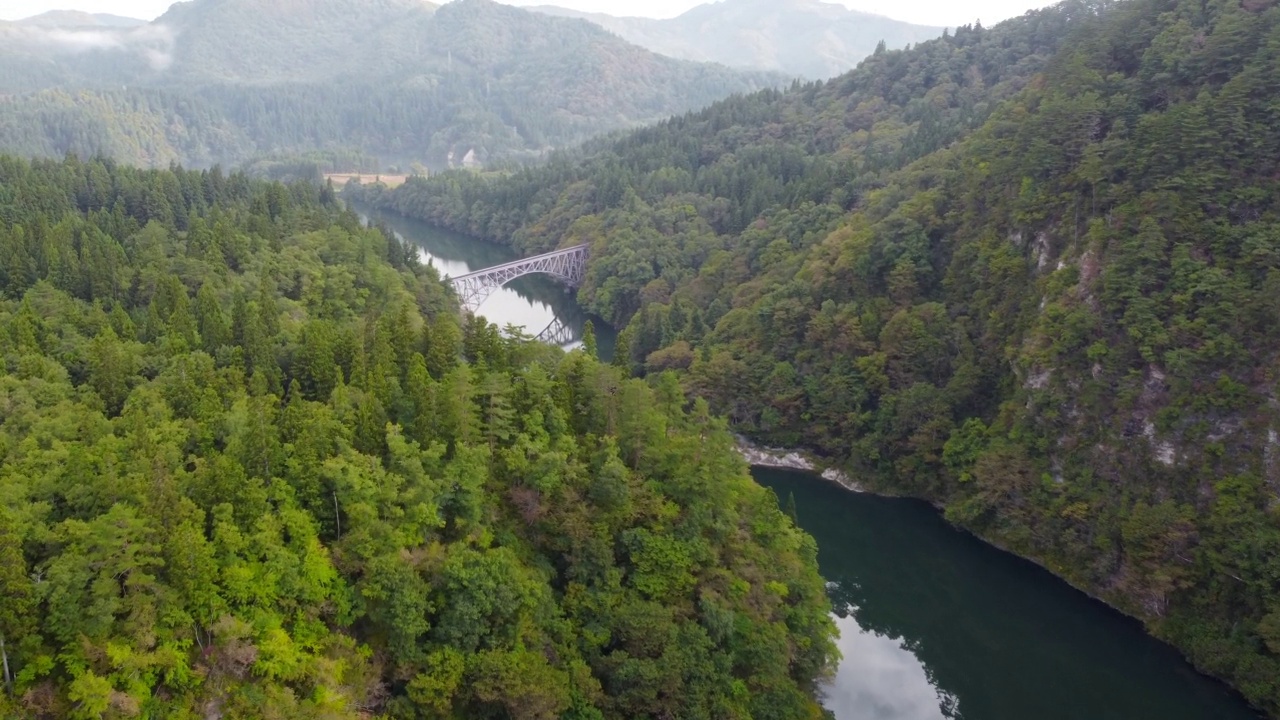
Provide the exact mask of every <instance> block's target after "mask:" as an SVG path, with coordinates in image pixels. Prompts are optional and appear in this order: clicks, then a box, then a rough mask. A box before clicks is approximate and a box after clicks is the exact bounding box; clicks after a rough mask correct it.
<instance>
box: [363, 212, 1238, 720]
mask: <svg viewBox="0 0 1280 720" xmlns="http://www.w3.org/2000/svg"><path fill="white" fill-rule="evenodd" d="M353 209H356V210H357V211H359V212H361V213H363V214H365V215H366V216H373V217H377V218H379V219H381V220H382V221H383V222H384V223H386V224H387V225H388V226H389V227H390V228H391V229H392V230H394V231H395V232H396V233H397V234H399V235H400V236H401V237H402V238H405V239H408V240H410V241H412V242H414V243H415V244H417V245H418V247H420V248H421V249H422V257H423V261H424V262H432V263H434V264H435V266H436V267H437V268H439V269H440V271H441V272H442V273H444V274H447V275H452V276H458V275H462V274H464V273H467V272H470V271H472V270H479V269H481V268H484V267H489V266H491V265H497V264H500V263H503V262H508V261H510V260H513V259H515V258H516V255H515V253H514V252H512V250H511V249H510V248H507V247H503V246H500V245H494V244H492V243H486V242H482V241H479V240H475V239H473V238H469V237H466V236H463V235H458V234H455V233H450V232H447V231H443V230H441V229H439V228H436V227H434V226H431V225H427V224H425V223H422V222H419V221H416V220H412V219H409V218H406V217H404V216H401V215H396V214H393V213H386V212H378V211H374V210H370V209H369V208H365V207H361V206H358V205H357V206H355V207H354V208H353ZM479 314H481V315H483V316H484V317H485V318H487V319H488V320H489V321H490V322H493V323H496V324H498V325H499V326H505V325H506V324H508V323H512V324H515V325H520V326H523V327H525V328H526V329H527V331H528V332H529V333H531V334H537V333H538V332H540V331H541V329H542V328H544V327H546V326H547V325H548V324H550V323H551V321H552V320H553V319H555V318H557V317H558V318H560V320H562V321H563V322H564V323H565V324H566V325H567V326H568V327H570V328H571V329H572V330H573V333H574V339H573V341H572V342H570V343H567V346H568V347H574V346H577V345H578V344H579V343H580V339H581V337H582V327H583V324H584V323H585V322H586V320H587V318H588V316H587V314H586V313H584V312H583V311H582V309H581V308H579V307H578V305H577V303H576V302H575V301H574V299H573V296H572V295H571V294H569V293H568V292H566V290H565V289H564V288H563V287H561V286H560V285H558V284H557V283H555V282H554V281H552V280H550V279H548V278H545V277H538V276H530V277H525V278H520V279H519V280H516V281H515V282H513V283H511V284H510V286H508V287H507V288H506V289H504V290H502V291H500V292H497V293H495V294H494V295H493V296H491V297H490V298H489V300H488V301H487V302H485V304H484V305H482V306H481V307H480V310H479ZM593 324H594V325H595V327H596V333H597V337H598V340H599V348H600V353H601V355H602V356H604V357H606V358H607V357H611V356H612V351H613V342H614V338H615V336H614V333H613V331H612V330H611V329H610V328H609V327H608V326H607V325H606V324H605V323H603V322H602V321H600V320H599V319H594V320H593ZM754 474H755V477H756V479H757V480H758V481H759V482H761V483H762V484H764V485H766V486H768V487H771V488H773V489H774V491H775V492H777V494H778V496H779V497H780V498H782V499H783V500H785V499H786V498H787V496H788V494H794V496H795V499H796V507H797V516H798V518H799V521H800V525H801V526H802V527H803V528H804V529H805V530H807V531H808V532H809V533H811V534H812V535H813V536H814V537H815V538H817V540H818V548H819V550H818V563H819V565H820V567H821V570H822V574H823V576H824V577H825V578H826V579H827V581H828V588H829V591H830V593H831V598H832V602H833V604H834V606H835V609H836V621H837V625H838V626H839V628H840V650H841V652H842V653H843V655H844V659H843V661H842V662H841V663H840V666H839V668H838V670H837V672H836V676H835V678H834V680H833V682H832V683H831V684H830V686H829V687H828V688H827V694H826V698H825V704H826V706H827V707H828V708H829V709H830V710H831V711H832V712H833V713H834V714H835V716H836V718H837V720H941V719H943V718H951V719H955V718H963V720H1148V719H1149V720H1256V718H1257V717H1258V716H1257V715H1256V714H1254V713H1253V712H1251V711H1250V709H1249V708H1248V706H1247V705H1246V704H1245V703H1244V702H1243V701H1242V700H1241V699H1240V698H1239V697H1238V696H1236V695H1235V694H1233V693H1231V692H1230V691H1229V690H1228V689H1227V688H1226V687H1225V686H1223V685H1222V684H1220V683H1218V682H1215V681H1213V680H1211V679H1209V678H1206V677H1204V676H1202V675H1200V674H1198V673H1197V672H1195V670H1194V669H1192V668H1191V667H1190V666H1189V665H1188V664H1187V663H1186V662H1185V661H1184V660H1183V659H1182V658H1181V656H1179V655H1178V653H1177V652H1176V651H1175V650H1173V649H1172V648H1171V647H1169V646H1168V645H1165V644H1163V643H1161V642H1158V641H1156V640H1154V639H1152V638H1151V637H1149V636H1147V635H1146V634H1145V633H1144V632H1143V630H1142V627H1141V626H1140V625H1139V624H1138V623H1137V622H1136V621H1134V620H1132V619H1130V618H1126V617H1124V616H1123V615H1121V614H1119V613H1117V612H1115V611H1114V610H1112V609H1110V608H1108V607H1107V606H1105V605H1103V604H1101V603H1099V602H1097V601H1094V600H1092V599H1090V598H1089V597H1087V596H1085V595H1084V594H1082V593H1080V592H1078V591H1076V590H1075V589H1073V588H1072V587H1070V586H1069V585H1067V584H1066V583H1064V582H1062V581H1061V580H1059V579H1057V578H1055V577H1054V576H1052V575H1051V574H1050V573H1048V572H1047V571H1045V570H1043V569H1041V568H1039V567H1037V566H1035V565H1033V564H1032V563H1029V562H1026V561H1024V560H1020V559H1018V558H1016V557H1014V556H1012V555H1009V554H1007V553H1004V552H1001V551H999V550H997V549H995V548H993V547H991V546H989V545H986V544H984V543H982V542H980V541H979V540H977V539H975V538H974V537H972V536H971V535H968V534H965V533H962V532H959V531H957V530H955V529H954V528H952V527H950V526H949V525H947V523H946V522H944V521H943V520H942V519H941V518H940V517H939V515H938V513H937V512H936V511H935V510H934V509H933V508H932V507H930V506H929V505H927V504H925V503H922V502H916V501H912V500H900V499H889V498H881V497H876V496H872V495H862V494H855V493H851V492H849V491H847V490H845V489H843V488H841V487H839V486H837V485H835V484H834V483H830V482H827V481H825V480H822V479H820V478H817V477H816V476H814V475H811V474H807V473H799V472H791V471H783V470H772V469H762V468H758V469H756V470H755V471H754Z"/></svg>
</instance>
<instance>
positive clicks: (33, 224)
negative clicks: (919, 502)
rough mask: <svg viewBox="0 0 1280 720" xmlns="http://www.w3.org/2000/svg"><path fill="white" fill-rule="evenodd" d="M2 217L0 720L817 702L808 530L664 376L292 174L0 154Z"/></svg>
mask: <svg viewBox="0 0 1280 720" xmlns="http://www.w3.org/2000/svg"><path fill="white" fill-rule="evenodd" d="M99 181H103V184H102V185H99V184H98V183H99ZM171 188H176V189H177V190H176V191H175V192H173V193H172V194H171V193H170V192H169V189H171ZM10 191H12V192H10ZM98 191H101V192H98ZM78 198H79V199H78ZM0 217H3V218H5V220H6V225H5V227H6V228H11V229H6V230H4V231H0V236H3V237H4V238H5V241H6V242H8V243H10V244H9V245H6V251H8V252H14V253H19V252H20V253H25V255H24V256H21V257H17V258H13V257H11V256H6V259H7V260H10V261H11V262H10V263H9V265H8V266H7V267H11V268H18V269H19V270H20V272H19V273H18V274H17V277H18V278H19V280H20V284H19V285H16V286H15V285H10V286H7V287H6V288H5V290H6V297H5V298H4V299H2V300H0V461H2V462H0V501H2V502H0V594H2V596H3V598H4V602H2V603H0V660H3V664H2V665H0V666H2V667H4V668H5V673H4V677H3V686H2V688H0V714H4V715H5V716H6V717H7V716H10V715H12V716H15V717H30V718H64V717H69V718H100V717H134V716H140V717H197V716H203V715H204V714H207V713H208V712H209V711H210V708H218V712H220V713H222V714H224V715H225V716H227V717H267V718H277V717H278V718H295V717H297V718H301V717H325V718H365V717H387V718H418V717H421V718H455V717H512V718H531V719H533V718H536V719H539V720H542V719H547V720H550V719H553V718H561V717H567V718H582V719H595V720H602V719H603V718H644V717H652V718H657V717H668V716H670V712H672V708H693V709H694V712H696V714H697V716H702V717H711V716H717V717H749V716H751V715H752V714H754V715H755V716H757V717H766V716H768V715H767V714H759V713H756V712H755V711H754V710H749V709H748V708H749V707H753V705H752V704H753V703H757V704H760V705H761V706H762V707H763V706H769V707H774V706H777V707H785V708H786V712H785V714H783V715H778V714H775V715H774V716H777V717H783V716H785V717H788V718H794V717H808V718H815V719H816V718H819V717H821V710H820V708H819V706H818V704H817V702H816V699H815V698H816V691H817V686H816V683H817V682H818V681H819V680H820V679H821V678H822V677H823V676H824V673H825V672H827V671H828V670H829V668H830V666H831V663H832V662H833V661H834V659H835V654H836V653H835V646H834V643H833V640H832V638H833V635H834V627H833V625H832V623H831V621H830V619H829V617H828V612H829V604H828V601H827V599H826V597H825V593H824V588H823V583H822V580H821V579H820V577H819V576H818V574H817V568H816V559H815V556H814V553H813V548H812V539H811V538H809V537H807V536H805V535H804V534H803V533H801V532H800V531H798V530H797V529H796V528H795V527H794V526H793V525H792V524H791V523H790V522H789V521H788V520H787V519H786V518H785V516H783V515H782V513H781V512H780V511H779V510H778V509H777V507H776V504H775V503H773V500H772V496H771V495H770V494H769V493H768V491H766V490H763V489H762V488H760V487H759V486H757V485H755V484H754V483H753V482H752V481H751V479H750V476H749V475H748V474H747V472H746V468H745V466H744V465H743V463H742V462H741V460H740V459H738V458H737V456H736V454H735V453H734V451H733V440H732V437H731V436H730V434H729V433H728V431H727V429H726V428H725V426H724V425H723V424H722V423H719V422H718V421H715V420H714V419H712V418H711V417H710V416H709V415H707V413H706V412H705V408H701V409H699V410H697V411H695V412H693V413H686V412H685V410H684V408H685V405H686V403H685V400H684V397H683V396H682V395H679V392H678V388H673V387H672V386H670V385H668V386H667V387H666V388H665V389H660V390H657V391H655V390H654V389H652V388H650V387H649V386H648V385H647V384H645V383H644V382H643V381H641V380H628V379H625V378H624V376H623V375H622V374H621V373H620V372H619V371H618V370H617V369H615V368H613V367H610V366H606V365H602V364H600V363H598V362H597V361H596V360H595V359H594V358H592V357H590V356H589V355H588V354H587V353H585V352H574V353H571V354H568V355H565V354H564V353H562V352H561V351H559V350H556V349H553V348H549V347H544V346H535V345H530V344H528V342H527V341H526V340H522V339H520V338H518V337H508V336H504V335H501V334H499V333H498V332H497V331H496V329H495V328H493V327H492V326H489V325H488V324H486V323H484V322H483V321H481V320H475V319H470V318H468V319H466V320H465V321H460V320H459V318H458V316H457V314H456V312H457V310H456V305H455V301H454V299H453V297H452V295H451V294H450V293H449V291H448V290H447V289H446V288H445V286H444V285H443V284H442V283H441V282H440V279H439V277H438V276H437V275H436V274H435V271H434V270H432V269H430V268H429V267H423V266H420V265H418V264H417V263H415V262H413V261H412V260H411V259H410V258H411V257H412V254H411V253H408V252H407V251H406V250H405V248H403V247H400V246H399V244H398V242H396V241H394V240H392V239H389V238H388V237H386V236H385V235H384V234H383V233H382V232H380V231H378V230H376V229H370V228H364V227H361V226H360V223H359V222H358V221H357V218H356V217H355V216H354V215H352V214H351V213H349V212H346V211H342V210H340V209H338V208H336V207H335V206H334V205H333V203H331V202H327V201H326V199H325V197H324V192H323V190H322V189H320V188H316V187H314V186H311V185H306V184H299V185H295V186H290V187H286V186H283V185H279V184H267V183H261V182H256V181H251V180H249V179H248V178H247V177H245V176H242V175H233V176H231V177H224V176H222V175H221V174H220V173H218V172H216V171H215V172H203V173H196V172H186V171H181V170H170V171H164V172H145V171H137V170H131V169H127V168H122V167H118V166H115V165H113V164H110V163H106V162H103V161H94V162H91V163H81V162H79V161H77V160H74V159H67V160H64V161H61V162H56V163H55V162H46V161H36V162H33V163H26V162H21V161H16V160H11V159H7V158H0ZM180 218H185V220H180ZM16 228H22V230H21V232H20V233H19V232H17V231H16V230H14V229H16ZM26 228H30V230H29V231H28V230H26ZM99 233H100V234H101V235H103V236H104V237H106V238H109V239H110V244H111V246H113V247H118V248H120V251H121V253H123V260H122V261H121V262H120V264H119V265H118V266H117V267H116V270H115V271H117V272H119V273H120V278H119V282H118V283H98V282H86V281H85V280H86V277H87V275H91V274H92V273H93V272H96V271H98V270H100V269H101V268H99V267H95V266H94V265H93V263H92V262H87V261H86V259H87V258H88V257H89V256H88V255H86V253H92V252H93V251H92V249H91V242H89V241H88V239H89V238H92V237H96V236H97V234H99ZM15 237H17V238H18V240H17V241H15V240H14V238H15ZM28 241H30V242H28ZM102 242H103V243H105V242H106V241H102ZM196 288H198V290H197V289H196ZM193 291H194V292H193ZM193 294H194V300H193V299H192V295H193ZM106 303H110V304H111V311H110V312H107V311H106V310H105V304H106ZM135 329H136V335H135ZM135 338H136V339H135ZM468 361H471V362H474V364H471V362H468ZM742 586H747V587H758V588H761V591H760V592H757V593H737V592H735V591H734V588H737V587H742ZM725 618H730V621H729V624H728V625H726V624H725ZM713 628H714V632H713ZM763 647H768V648H769V652H768V655H767V661H766V660H765V659H762V658H763V657H765V656H762V654H761V652H760V648H763ZM779 698H782V699H783V700H785V703H784V702H783V700H779ZM780 703H782V704H780Z"/></svg>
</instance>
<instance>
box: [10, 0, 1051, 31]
mask: <svg viewBox="0 0 1280 720" xmlns="http://www.w3.org/2000/svg"><path fill="white" fill-rule="evenodd" d="M503 1H505V2H508V4H511V5H544V4H545V5H560V6H562V7H570V8H575V9H577V10H590V11H594V12H607V13H609V14H611V15H647V16H649V17H674V16H676V15H679V14H680V13H682V12H684V11H686V10H688V9H689V8H691V7H694V6H695V5H700V4H701V3H702V2H704V1H705V0H503ZM833 1H837V2H841V3H842V4H844V5H847V6H848V7H851V8H855V9H857V10H865V11H867V12H873V13H877V14H879V15H887V16H889V17H891V18H896V19H899V20H906V21H909V22H914V23H920V24H922V25H950V26H955V25H964V24H966V23H971V22H973V21H974V20H981V21H982V22H983V24H984V25H993V24H995V23H996V22H999V21H1000V20H1004V19H1006V18H1010V17H1013V16H1015V15H1021V14H1022V13H1023V12H1025V11H1027V10H1029V9H1031V8H1033V7H1044V6H1045V5H1049V4H1051V2H1050V1H1049V0H973V1H972V2H955V0H833ZM171 2H172V0H0V20H18V19H20V18H24V17H29V16H31V15H38V14H40V13H42V12H46V11H48V10H66V9H71V10H85V11H88V12H105V13H114V14H116V15H127V16H129V17H136V18H143V19H144V20H151V19H153V18H155V17H157V16H159V15H160V14H162V13H163V12H164V11H165V9H166V8H168V7H169V5H170V4H171Z"/></svg>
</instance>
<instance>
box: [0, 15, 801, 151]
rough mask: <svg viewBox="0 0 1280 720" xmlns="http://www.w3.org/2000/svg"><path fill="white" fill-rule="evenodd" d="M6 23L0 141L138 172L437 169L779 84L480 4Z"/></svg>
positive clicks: (1, 146)
mask: <svg viewBox="0 0 1280 720" xmlns="http://www.w3.org/2000/svg"><path fill="white" fill-rule="evenodd" d="M6 25H11V24H6V23H0V151H3V152H10V153H14V154H18V155H22V156H34V157H42V158H53V159H60V158H61V157H62V156H63V155H64V154H66V153H68V152H73V153H76V154H77V155H78V156H80V157H94V156H96V155H103V156H106V157H111V158H113V159H115V160H116V161H118V162H124V163H129V164H133V165H140V166H143V167H159V168H164V167H168V166H169V164H170V163H181V164H183V165H184V166H186V167H196V168H206V167H212V166H214V165H217V164H222V165H223V166H238V165H241V164H243V163H247V162H251V161H254V160H258V159H261V158H264V157H271V156H281V155H284V156H301V155H307V154H310V153H315V152H326V153H330V154H339V155H341V154H362V155H366V156H373V157H376V158H379V159H380V161H381V168H380V169H382V170H385V169H386V167H387V166H388V165H400V166H403V167H408V166H409V165H410V164H411V163H415V162H417V163H422V164H424V165H427V166H429V167H432V168H442V167H446V166H447V165H448V164H449V162H450V157H451V155H452V156H454V159H455V161H461V159H462V157H463V156H465V155H466V154H467V152H468V151H474V152H475V154H476V157H477V159H479V160H481V161H497V160H504V161H508V162H514V161H517V160H533V159H537V158H540V157H542V156H543V155H545V154H546V153H547V152H549V151H550V150H551V149H553V148H557V147H566V146H569V145H573V144H576V143H580V142H582V141H584V140H586V139H587V138H589V137H591V136H594V135H597V134H600V133H603V132H609V131H613V130H619V129H624V128H632V127H636V126H638V125H640V124H642V123H647V122H656V121H658V120H660V119H662V118H665V117H668V116H670V115H672V114H677V113H682V112H685V111H687V110H689V109H691V108H699V107H704V106H706V105H708V104H710V103H711V102H714V101H716V100H719V99H721V98H724V97H726V96H728V95H730V94H732V93H736V92H750V91H754V90H758V89H760V88H764V87H770V86H774V85H780V84H785V81H786V77H785V76H783V75H780V74H776V73H767V72H757V71H747V70H735V69H731V68H728V67H724V66H721V65H712V64H709V63H694V62H686V61H680V60H674V59H671V58H667V57H663V56H660V55H657V54H654V53H652V52H649V51H647V50H644V49H642V48H640V47H637V46H634V45H631V44H629V43H627V42H625V41H623V40H622V39H621V38H619V37H616V36H614V35H612V34H610V33H608V32H606V31H605V30H603V29H601V28H598V27H595V26H594V25H591V24H589V23H586V22H583V21H580V20H573V19H569V18H558V17H550V16H546V15H542V14H539V13H533V12H529V11H525V10H521V9H518V8H514V7H509V6H506V5H501V4H498V3H495V2H491V1H490V0H457V1H456V2H452V3H449V4H447V5H444V6H442V7H440V8H439V9H437V8H435V6H433V5H430V4H427V3H423V2H420V1H419V0H379V1H378V2H372V1H370V2H363V1H357V0H300V1H299V2H296V3H290V4H287V5H282V4H280V3H277V2H274V1H273V0H228V1H225V2H221V1H218V0H193V1H192V2H185V3H176V4H175V5H174V7H173V8H172V9H171V10H170V11H169V12H168V13H166V14H165V15H164V16H162V17H161V18H159V19H158V20H156V21H155V22H154V23H151V24H150V25H147V26H145V27H144V28H142V29H129V30H121V31H118V33H119V36H118V37H115V38H114V39H113V42H114V43H115V44H112V45H109V46H108V47H106V48H102V49H95V50H87V51H85V52H80V53H70V52H59V51H58V50H57V48H58V45H57V44H56V43H55V42H53V40H54V39H57V37H61V36H54V37H53V38H50V37H46V36H42V35H31V34H30V33H31V32H34V31H32V30H30V29H29V28H24V27H23V26H18V27H12V26H11V27H8V28H6V27H5V26H6ZM24 29H25V30H27V34H22V33H21V32H20V31H23V30H24ZM6 31H7V32H6ZM68 32H69V31H68ZM24 38H25V39H26V42H27V43H28V44H29V45H30V47H27V46H26V45H24V44H23V43H22V42H21V41H23V39H24ZM146 58H149V59H150V60H152V61H154V62H150V63H149V62H148V61H146V60H145V59H146ZM325 169H326V170H355V169H357V168H354V167H349V166H336V167H326V168H325Z"/></svg>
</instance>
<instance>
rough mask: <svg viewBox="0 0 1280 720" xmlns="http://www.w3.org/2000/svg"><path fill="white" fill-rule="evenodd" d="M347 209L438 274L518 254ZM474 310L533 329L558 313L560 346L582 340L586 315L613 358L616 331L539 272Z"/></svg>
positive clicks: (386, 215) (397, 218) (405, 220)
mask: <svg viewBox="0 0 1280 720" xmlns="http://www.w3.org/2000/svg"><path fill="white" fill-rule="evenodd" d="M351 209H352V210H355V211H356V212H358V213H360V215H361V216H362V217H364V218H365V219H366V220H367V219H371V218H372V219H377V220H379V221H381V222H382V223H383V224H384V225H386V226H387V227H389V228H391V230H393V231H394V232H395V233H396V234H397V235H399V236H400V237H401V238H402V239H406V240H409V241H411V242H413V243H414V244H415V245H417V246H418V248H419V249H420V254H421V258H422V262H424V263H431V264H433V265H435V267H436V269H437V270H439V271H440V274H441V275H447V276H450V277H458V276H460V275H466V274H467V273H469V272H474V271H476V270H483V269H484V268H487V267H492V266H494V265H501V264H502V263H506V262H511V261H512V260H518V259H520V256H519V255H518V254H517V253H516V252H515V251H514V250H512V249H511V248H509V247H505V246H503V245H498V244H495V243H490V242H485V241H483V240H476V239H475V238H472V237H468V236H466V235H459V234H458V233H454V232H449V231H448V230H443V229H441V228H438V227H436V226H434V225H428V224H427V223H424V222H422V221H420V220H414V219H413V218H409V217H405V216H404V215H400V214H398V213H393V212H388V211H385V210H377V209H375V208H371V207H368V206H366V205H362V204H360V203H351ZM476 314H477V315H480V316H481V317H484V318H485V319H486V320H488V321H489V322H491V323H494V324H496V325H497V326H498V327H505V326H507V325H508V324H510V325H515V326H517V327H520V328H523V329H524V331H525V332H526V333H528V334H530V335H534V336H536V335H538V334H539V333H541V332H542V331H543V330H544V329H545V328H547V327H548V326H550V325H551V323H552V322H553V321H554V320H556V319H559V321H560V322H561V323H563V324H564V326H565V327H567V328H568V329H569V331H570V337H571V339H570V340H569V342H566V343H563V344H562V347H564V348H565V349H566V350H567V349H572V348H575V347H579V346H580V345H582V333H583V328H584V327H585V325H586V322H587V320H591V324H592V326H593V327H594V328H595V333H596V347H597V351H598V354H599V356H600V357H601V358H602V359H604V360H610V359H612V358H613V345H614V341H615V340H616V339H617V332H616V331H614V329H613V328H611V327H609V325H608V324H607V323H605V322H604V321H603V320H601V319H600V318H598V317H592V316H591V315H589V314H588V313H587V312H585V311H584V310H583V309H582V308H581V307H580V306H579V305H578V303H577V301H575V300H574V297H573V294H572V293H571V292H570V291H568V290H567V289H565V287H564V286H563V285H561V284H559V283H557V282H556V281H554V280H552V279H551V278H549V277H546V276H544V275H527V276H525V277H522V278H518V279H516V280H513V281H512V282H510V283H508V284H507V286H506V287H504V288H502V289H501V290H498V291H496V292H494V293H493V294H492V295H490V296H489V299H488V300H486V301H485V302H484V304H483V305H481V306H480V309H479V310H478V311H477V312H476Z"/></svg>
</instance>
